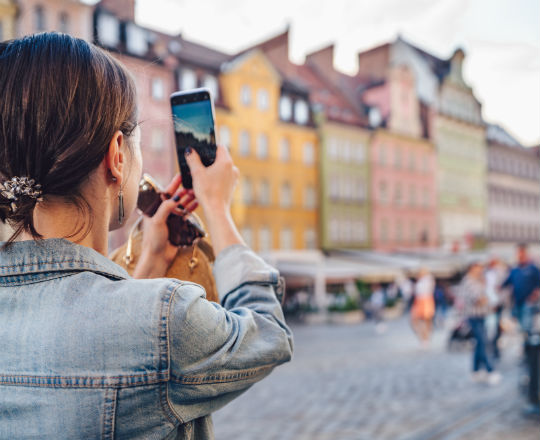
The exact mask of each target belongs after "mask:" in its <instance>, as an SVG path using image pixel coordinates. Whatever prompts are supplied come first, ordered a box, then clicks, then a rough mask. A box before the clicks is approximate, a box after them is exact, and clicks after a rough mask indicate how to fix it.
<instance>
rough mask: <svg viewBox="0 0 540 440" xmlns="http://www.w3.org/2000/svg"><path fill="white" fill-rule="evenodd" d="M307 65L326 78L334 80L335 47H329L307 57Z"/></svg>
mask: <svg viewBox="0 0 540 440" xmlns="http://www.w3.org/2000/svg"><path fill="white" fill-rule="evenodd" d="M306 64H307V65H308V66H312V67H315V68H316V69H317V70H319V72H321V73H322V74H323V75H324V76H325V77H326V78H332V77H333V76H334V73H335V70H334V45H333V44H331V45H329V46H327V47H324V48H322V49H319V50H317V51H315V52H311V53H310V54H308V55H306Z"/></svg>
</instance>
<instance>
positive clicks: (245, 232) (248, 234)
mask: <svg viewBox="0 0 540 440" xmlns="http://www.w3.org/2000/svg"><path fill="white" fill-rule="evenodd" d="M240 234H241V235H242V238H243V239H244V241H245V242H246V244H247V245H248V246H249V247H253V230H252V229H251V226H244V227H243V228H242V229H241V231H240Z"/></svg>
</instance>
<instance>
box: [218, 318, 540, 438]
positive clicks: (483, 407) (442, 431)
mask: <svg viewBox="0 0 540 440" xmlns="http://www.w3.org/2000/svg"><path fill="white" fill-rule="evenodd" d="M292 328H293V331H294V335H295V352H294V358H293V361H292V362H290V363H288V364H285V365H282V366H280V367H278V368H277V369H276V370H275V371H274V372H273V373H272V374H271V375H270V376H269V377H268V378H266V379H265V380H263V381H262V382H260V383H258V384H256V385H254V386H253V387H252V388H251V389H250V390H248V391H247V392H246V393H245V394H244V395H242V396H241V397H239V398H238V399H236V400H235V401H233V402H231V403H230V404H229V405H228V406H226V407H225V408H223V409H222V410H220V411H218V412H216V413H215V414H214V423H215V434H216V439H217V440H233V439H234V440H288V439H294V440H326V439H329V440H330V439H331V440H386V439H388V440H432V439H444V440H467V439H471V440H472V439H474V440H488V439H489V440H503V439H504V440H507V439H508V440H540V420H538V419H530V418H529V419H528V418H524V417H523V416H522V409H523V406H524V403H525V402H524V399H523V397H522V395H521V394H520V392H519V389H518V388H519V387H518V382H519V373H520V370H519V368H518V367H517V366H516V364H517V356H518V352H519V341H518V340H517V339H516V338H515V337H512V336H509V337H507V338H506V341H503V342H506V344H507V346H508V347H507V348H506V349H505V351H504V353H503V359H502V361H501V363H500V366H499V371H501V372H502V374H503V380H502V382H501V383H500V384H499V385H498V386H495V387H489V386H487V385H485V384H475V383H473V382H472V381H471V379H470V366H471V356H472V355H471V354H470V352H469V351H467V350H463V351H458V352H448V351H447V350H446V346H445V342H446V338H447V336H448V332H447V331H444V330H438V331H437V332H436V333H435V336H434V339H433V344H432V347H431V348H430V349H429V350H420V349H419V346H418V342H417V341H416V339H415V337H414V335H413V334H412V331H411V330H410V328H409V326H408V324H407V321H406V320H405V319H400V320H398V321H394V322H391V323H389V324H388V325H387V331H386V332H385V333H384V334H377V333H376V332H375V328H374V326H373V325H372V324H369V323H366V324H360V325H352V326H327V325H312V326H307V325H295V326H293V327H292Z"/></svg>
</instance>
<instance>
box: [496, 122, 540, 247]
mask: <svg viewBox="0 0 540 440" xmlns="http://www.w3.org/2000/svg"><path fill="white" fill-rule="evenodd" d="M487 145H488V200H489V203H488V231H489V233H488V237H489V243H490V246H491V247H492V248H494V249H497V250H500V251H502V252H506V253H509V254H510V255H511V254H512V253H513V251H514V249H513V248H514V244H515V243H517V242H523V243H529V244H536V245H538V244H540V220H539V216H540V161H539V160H538V156H537V154H538V147H536V148H534V147H533V148H527V147H524V146H523V145H521V144H520V143H519V142H518V141H516V140H515V139H514V138H513V137H512V136H511V135H510V134H508V132H506V131H505V130H504V129H503V128H502V127H500V126H497V125H489V126H488V128H487Z"/></svg>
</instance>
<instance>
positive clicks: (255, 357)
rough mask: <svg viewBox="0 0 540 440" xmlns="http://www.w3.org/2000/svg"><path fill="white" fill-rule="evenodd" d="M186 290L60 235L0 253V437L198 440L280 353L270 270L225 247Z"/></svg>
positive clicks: (283, 333)
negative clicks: (213, 288) (133, 272)
mask: <svg viewBox="0 0 540 440" xmlns="http://www.w3.org/2000/svg"><path fill="white" fill-rule="evenodd" d="M214 276H215V278H216V285H217V288H218V292H219V295H220V301H221V304H216V303H212V302H209V301H207V300H206V299H205V292H204V289H203V288H202V287H200V286H199V285H197V284H194V283H190V282H185V281H180V280H176V279H171V278H157V279H145V280H139V279H134V278H132V277H130V276H129V275H128V274H127V272H126V271H125V270H124V269H123V268H121V267H120V266H118V265H116V264H115V263H113V262H112V261H111V260H109V259H108V258H106V257H105V256H103V255H102V254H100V253H98V252H97V251H95V250H94V249H91V248H88V247H85V246H81V245H78V244H74V243H72V242H70V241H69V240H66V239H63V238H52V239H46V240H43V241H42V242H41V243H38V242H34V241H32V240H29V241H21V242H15V243H14V244H13V245H12V247H11V248H8V249H6V250H3V251H0V439H10V440H11V439H30V438H32V439H37V438H39V439H113V438H114V439H179V438H180V439H208V438H213V437H214V435H213V428H212V421H211V418H210V414H211V413H212V412H213V411H216V410H217V409H219V408H221V407H222V406H223V405H225V404H226V403H228V402H230V401H231V400H232V399H234V398H235V397H237V396H238V395H240V394H241V393H243V392H244V391H246V390H247V389H248V388H249V387H250V386H251V385H252V384H254V383H255V382H257V381H259V380H260V379H262V378H263V377H265V376H266V375H268V374H269V373H270V372H271V371H272V369H273V368H274V367H275V366H277V365H279V364H281V363H284V362H287V361H288V360H290V359H291V355H292V335H291V332H290V330H289V328H288V327H287V325H286V324H285V320H284V318H283V314H282V311H281V307H280V304H279V301H278V300H277V297H276V291H277V290H279V289H278V287H279V286H280V282H279V280H280V278H279V274H278V272H277V271H276V270H275V269H274V268H272V267H271V266H269V265H267V264H266V263H265V262H264V261H263V260H261V259H260V258H259V257H258V256H257V255H256V254H255V253H253V252H252V251H251V250H250V249H248V248H247V247H245V246H242V245H233V246H230V247H228V248H226V249H225V250H223V251H222V252H221V253H220V254H219V255H218V257H217V260H216V262H215V265H214Z"/></svg>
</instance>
